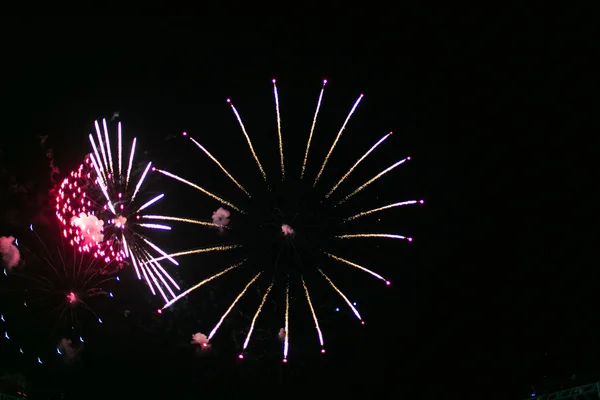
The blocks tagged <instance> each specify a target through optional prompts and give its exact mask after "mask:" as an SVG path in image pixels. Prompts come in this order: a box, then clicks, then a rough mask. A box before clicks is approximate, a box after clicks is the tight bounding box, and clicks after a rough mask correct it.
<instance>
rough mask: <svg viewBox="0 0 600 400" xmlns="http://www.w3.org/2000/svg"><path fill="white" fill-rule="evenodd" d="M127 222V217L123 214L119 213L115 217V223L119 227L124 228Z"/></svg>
mask: <svg viewBox="0 0 600 400" xmlns="http://www.w3.org/2000/svg"><path fill="white" fill-rule="evenodd" d="M126 222H127V218H125V217H124V216H122V215H119V216H118V217H117V218H115V219H113V223H114V224H115V226H116V227H117V228H119V229H121V228H124V227H125V223H126Z"/></svg>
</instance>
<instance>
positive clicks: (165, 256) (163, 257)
mask: <svg viewBox="0 0 600 400" xmlns="http://www.w3.org/2000/svg"><path fill="white" fill-rule="evenodd" d="M142 239H143V240H144V242H146V243H147V244H148V246H150V247H152V248H153V249H154V250H156V251H157V252H158V253H160V254H161V255H162V257H159V258H153V259H152V261H161V260H169V261H171V262H172V263H173V264H175V265H179V263H178V262H177V261H175V259H174V258H173V256H174V255H171V254H167V253H166V252H165V251H164V250H163V249H161V248H160V247H158V246H157V245H155V244H154V243H152V242H151V241H149V240H148V239H146V238H142ZM143 264H145V263H142V265H143Z"/></svg>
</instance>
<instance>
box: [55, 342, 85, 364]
mask: <svg viewBox="0 0 600 400" xmlns="http://www.w3.org/2000/svg"><path fill="white" fill-rule="evenodd" d="M56 348H57V349H58V350H59V351H60V352H61V354H62V355H63V356H64V359H65V362H71V361H73V360H74V359H75V357H77V353H79V350H78V349H76V348H74V347H73V341H72V340H71V339H66V338H62V339H60V342H58V344H57V345H56Z"/></svg>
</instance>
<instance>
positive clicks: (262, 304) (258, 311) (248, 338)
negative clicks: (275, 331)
mask: <svg viewBox="0 0 600 400" xmlns="http://www.w3.org/2000/svg"><path fill="white" fill-rule="evenodd" d="M272 288H273V284H272V283H271V284H270V285H269V287H268V288H267V291H266V292H265V294H264V296H263V298H262V300H261V302H260V305H259V306H258V309H257V310H256V314H254V318H252V323H251V324H250V330H249V331H248V335H247V336H246V340H245V341H244V347H243V348H242V350H246V348H247V347H248V343H250V336H252V331H253V330H254V324H255V323H256V319H257V318H258V314H260V312H261V310H262V308H263V306H264V305H265V301H267V296H268V295H269V292H270V291H271V289H272Z"/></svg>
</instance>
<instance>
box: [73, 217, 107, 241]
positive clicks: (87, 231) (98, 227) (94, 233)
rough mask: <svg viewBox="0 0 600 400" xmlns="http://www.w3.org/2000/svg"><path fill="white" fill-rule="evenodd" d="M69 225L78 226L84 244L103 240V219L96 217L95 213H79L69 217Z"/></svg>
mask: <svg viewBox="0 0 600 400" xmlns="http://www.w3.org/2000/svg"><path fill="white" fill-rule="evenodd" d="M71 225H73V226H75V227H77V228H79V231H80V232H81V235H82V236H83V239H84V244H96V243H98V242H101V241H102V240H104V234H103V233H102V232H103V230H104V221H102V220H100V219H98V218H96V216H95V215H91V214H90V215H88V214H86V213H81V214H79V216H78V217H77V216H73V218H71Z"/></svg>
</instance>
